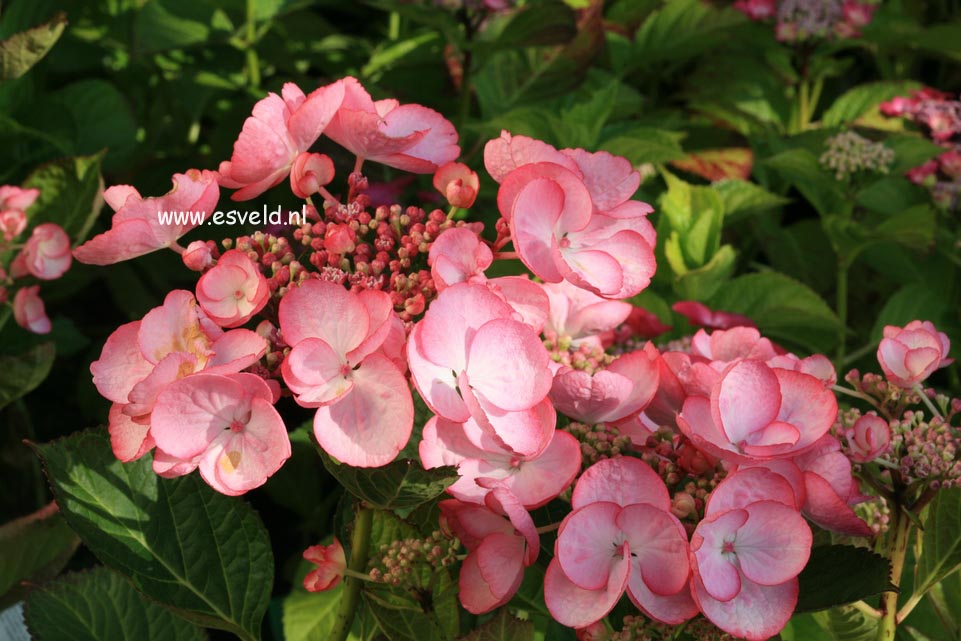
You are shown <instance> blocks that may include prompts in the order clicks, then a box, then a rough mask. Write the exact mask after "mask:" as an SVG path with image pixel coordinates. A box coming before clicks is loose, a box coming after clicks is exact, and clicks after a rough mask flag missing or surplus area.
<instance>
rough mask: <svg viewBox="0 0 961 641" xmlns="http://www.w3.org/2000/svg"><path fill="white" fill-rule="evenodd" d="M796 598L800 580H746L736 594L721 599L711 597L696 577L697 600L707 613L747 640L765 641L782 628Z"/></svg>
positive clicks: (719, 624) (695, 591) (792, 611)
mask: <svg viewBox="0 0 961 641" xmlns="http://www.w3.org/2000/svg"><path fill="white" fill-rule="evenodd" d="M797 598H798V582H797V579H792V580H790V581H788V582H786V583H782V584H781V585H777V586H771V587H768V586H761V585H757V584H755V583H752V582H751V581H747V580H745V581H743V582H742V586H741V591H740V593H738V595H737V596H736V597H734V598H733V599H731V600H729V601H726V602H722V601H718V600H716V599H714V598H712V597H711V595H710V594H708V592H707V590H706V589H705V588H704V584H703V583H702V582H701V581H700V579H699V578H698V577H697V575H695V576H694V600H695V601H697V604H698V607H700V609H701V612H703V613H704V616H706V617H707V618H708V619H709V620H710V621H711V623H713V624H714V625H716V626H717V627H719V628H721V629H722V630H724V631H725V632H729V633H730V634H733V635H734V636H736V637H738V638H743V639H747V640H748V641H765V640H766V639H769V638H771V637H773V636H774V635H776V634H777V633H778V632H780V631H781V630H783V629H784V626H785V625H787V622H788V619H790V618H791V615H792V614H793V613H794V606H795V605H797Z"/></svg>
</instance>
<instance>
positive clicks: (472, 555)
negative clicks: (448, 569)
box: [439, 488, 540, 614]
mask: <svg viewBox="0 0 961 641" xmlns="http://www.w3.org/2000/svg"><path fill="white" fill-rule="evenodd" d="M439 507H440V511H441V515H442V516H441V518H442V522H443V523H445V524H446V526H447V528H448V529H449V530H450V531H451V532H453V533H454V534H455V535H456V536H457V538H458V539H460V542H461V543H463V544H464V547H466V548H467V550H468V554H467V558H466V559H464V564H463V565H462V566H461V571H460V577H459V578H458V587H459V590H458V595H457V596H458V598H459V599H460V602H461V605H463V606H464V608H465V609H466V610H467V611H468V612H472V613H474V614H483V613H485V612H490V611H491V610H494V609H495V608H498V607H500V606H502V605H504V604H505V603H507V602H508V601H510V600H511V597H513V596H514V594H515V593H516V592H517V589H518V588H519V587H520V585H521V581H522V580H523V578H524V568H526V567H529V566H530V565H533V563H534V561H536V560H537V555H538V553H539V552H540V537H539V536H538V535H537V530H536V528H535V527H534V521H533V520H531V517H530V514H528V513H527V511H526V510H525V509H524V508H523V507H522V506H521V505H520V503H519V502H518V501H517V499H516V498H514V497H513V496H512V495H511V493H510V492H508V491H507V490H505V489H503V488H498V489H495V490H494V491H492V492H490V493H489V494H488V495H487V497H486V499H485V502H484V505H476V504H473V503H462V502H460V501H457V500H447V501H441V502H440V505H439ZM505 517H506V518H505Z"/></svg>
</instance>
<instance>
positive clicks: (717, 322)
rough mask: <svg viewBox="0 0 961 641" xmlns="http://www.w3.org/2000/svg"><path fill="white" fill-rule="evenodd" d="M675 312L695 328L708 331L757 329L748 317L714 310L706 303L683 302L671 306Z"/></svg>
mask: <svg viewBox="0 0 961 641" xmlns="http://www.w3.org/2000/svg"><path fill="white" fill-rule="evenodd" d="M671 309H673V310H674V311H675V312H677V313H678V314H680V315H681V316H683V317H684V318H686V319H687V322H689V323H690V324H691V325H693V326H695V327H706V328H707V329H731V328H733V327H757V325H755V324H754V321H752V320H751V319H750V318H748V317H747V316H742V315H740V314H735V313H733V312H722V311H720V310H712V309H711V308H710V307H708V306H707V305H705V304H704V303H699V302H697V301H693V300H682V301H678V302H676V303H674V304H673V305H672V306H671Z"/></svg>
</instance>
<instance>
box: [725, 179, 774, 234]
mask: <svg viewBox="0 0 961 641" xmlns="http://www.w3.org/2000/svg"><path fill="white" fill-rule="evenodd" d="M711 187H712V188H713V189H714V191H716V192H717V193H719V194H720V195H721V200H722V201H723V202H724V223H725V224H730V223H733V222H736V221H738V220H741V219H744V218H747V217H749V216H753V215H755V214H762V213H765V212H768V211H771V210H772V209H777V208H778V207H783V206H784V205H786V204H788V203H789V202H791V201H790V200H789V199H788V198H785V197H784V196H778V195H777V194H775V193H772V192H770V191H768V190H767V189H765V188H764V187H761V186H760V185H757V184H755V183H752V182H749V181H747V180H737V179H735V178H729V179H727V180H721V181H719V182H716V183H714V184H713V185H711Z"/></svg>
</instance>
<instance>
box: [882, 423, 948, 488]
mask: <svg viewBox="0 0 961 641" xmlns="http://www.w3.org/2000/svg"><path fill="white" fill-rule="evenodd" d="M948 420H950V416H949V419H948ZM891 444H892V447H893V450H894V452H895V453H896V455H895V460H894V461H892V462H894V463H895V464H896V465H898V466H899V469H900V472H901V477H902V479H903V480H904V482H906V483H913V482H915V481H925V480H926V481H929V482H930V485H931V487H932V488H934V489H938V488H939V487H961V461H959V460H957V454H958V450H959V445H961V443H959V440H958V437H957V435H956V429H955V428H954V427H952V426H951V425H950V423H949V422H948V421H947V420H945V419H942V418H941V417H940V416H935V417H934V418H930V419H927V418H925V415H924V412H921V411H910V410H909V411H907V412H905V413H904V416H903V418H902V419H901V420H900V421H898V422H896V423H895V424H894V425H893V433H892V436H891Z"/></svg>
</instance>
